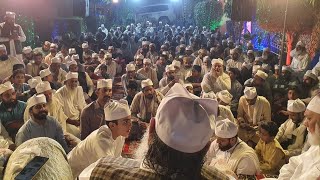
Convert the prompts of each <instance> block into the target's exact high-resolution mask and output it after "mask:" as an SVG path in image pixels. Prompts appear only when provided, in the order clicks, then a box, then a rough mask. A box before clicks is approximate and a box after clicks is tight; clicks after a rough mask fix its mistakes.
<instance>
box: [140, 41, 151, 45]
mask: <svg viewBox="0 0 320 180" xmlns="http://www.w3.org/2000/svg"><path fill="white" fill-rule="evenodd" d="M149 44H150V42H149V41H142V46H144V45H148V46H149Z"/></svg>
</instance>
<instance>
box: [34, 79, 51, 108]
mask: <svg viewBox="0 0 320 180" xmlns="http://www.w3.org/2000/svg"><path fill="white" fill-rule="evenodd" d="M36 92H37V94H43V95H45V96H46V101H47V102H48V103H50V102H51V101H52V89H51V86H50V83H49V82H48V81H42V82H40V83H39V84H38V85H37V86H36Z"/></svg>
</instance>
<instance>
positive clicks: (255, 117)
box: [237, 87, 271, 147]
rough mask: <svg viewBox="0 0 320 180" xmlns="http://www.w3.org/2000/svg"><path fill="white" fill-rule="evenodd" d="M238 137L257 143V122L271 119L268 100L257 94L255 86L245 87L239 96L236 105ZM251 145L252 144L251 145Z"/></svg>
mask: <svg viewBox="0 0 320 180" xmlns="http://www.w3.org/2000/svg"><path fill="white" fill-rule="evenodd" d="M237 119H238V122H239V137H240V138H241V139H242V140H243V141H245V142H247V143H248V142H249V140H250V142H249V143H251V145H254V144H252V143H257V142H258V141H259V137H258V135H257V134H256V130H258V129H257V127H258V125H259V124H258V123H259V122H261V121H271V108H270V103H269V102H268V100H267V99H266V98H265V97H263V96H258V94H257V90H256V88H255V87H245V89H244V95H243V96H241V98H240V100H239V105H238V116H237ZM252 147H253V146H252Z"/></svg>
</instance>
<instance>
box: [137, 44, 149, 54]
mask: <svg viewBox="0 0 320 180" xmlns="http://www.w3.org/2000/svg"><path fill="white" fill-rule="evenodd" d="M141 45H142V46H141V48H140V49H138V50H137V52H136V54H135V55H138V54H142V55H143V57H147V53H148V51H149V45H150V42H149V41H142V42H141Z"/></svg>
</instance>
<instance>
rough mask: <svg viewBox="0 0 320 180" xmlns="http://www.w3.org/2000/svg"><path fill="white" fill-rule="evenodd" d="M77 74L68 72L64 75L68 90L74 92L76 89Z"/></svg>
mask: <svg viewBox="0 0 320 180" xmlns="http://www.w3.org/2000/svg"><path fill="white" fill-rule="evenodd" d="M78 83H79V81H78V73H76V72H69V73H68V74H67V75H66V81H65V84H66V86H67V88H68V89H71V90H74V89H76V88H77V87H78Z"/></svg>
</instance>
